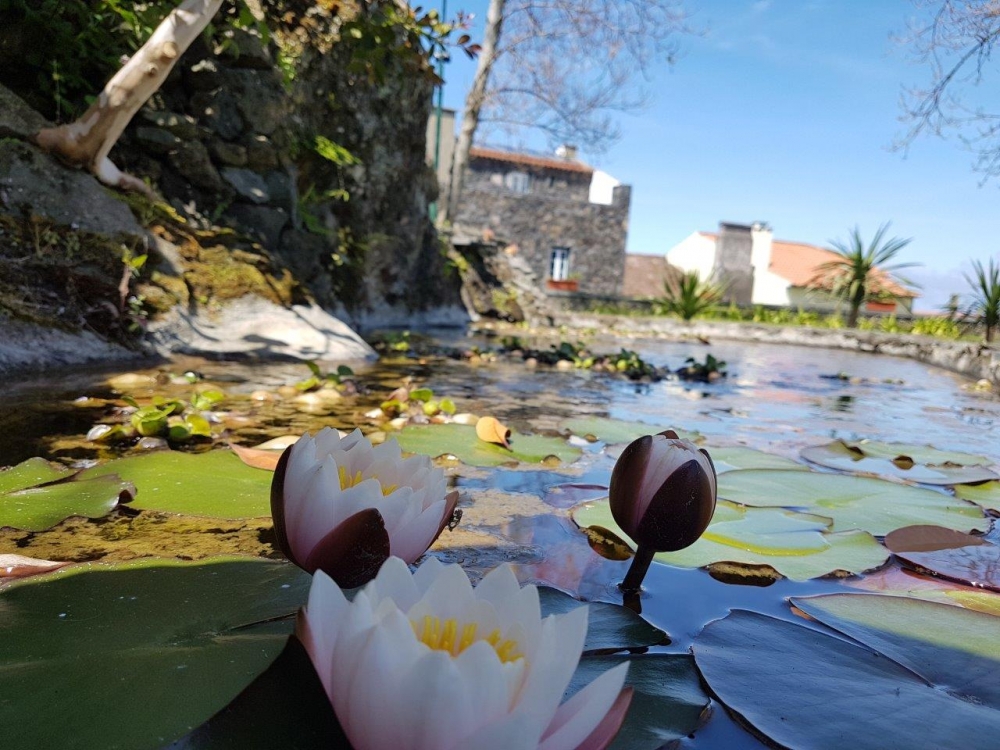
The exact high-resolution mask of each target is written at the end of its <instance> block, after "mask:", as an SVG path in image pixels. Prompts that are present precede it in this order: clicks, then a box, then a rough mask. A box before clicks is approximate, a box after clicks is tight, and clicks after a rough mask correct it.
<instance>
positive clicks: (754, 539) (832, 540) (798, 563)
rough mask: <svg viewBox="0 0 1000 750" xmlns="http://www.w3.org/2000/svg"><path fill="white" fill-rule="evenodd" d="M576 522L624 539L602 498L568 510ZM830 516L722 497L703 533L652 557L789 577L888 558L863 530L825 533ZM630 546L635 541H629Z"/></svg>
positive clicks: (865, 566) (858, 567) (866, 566)
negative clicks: (763, 568) (742, 503)
mask: <svg viewBox="0 0 1000 750" xmlns="http://www.w3.org/2000/svg"><path fill="white" fill-rule="evenodd" d="M573 520H574V521H576V523H577V524H578V525H579V526H581V527H595V526H596V527H601V528H603V529H607V530H609V531H611V533H613V534H615V535H616V536H618V537H619V538H620V539H622V540H626V539H628V537H627V536H626V535H625V533H624V532H623V531H622V530H621V528H619V526H618V525H617V524H616V523H615V520H614V517H613V516H612V515H611V506H610V505H609V504H608V503H607V502H596V503H589V504H586V505H582V506H578V507H577V508H576V509H574V511H573ZM829 527H830V519H829V518H823V517H822V516H815V515H809V514H806V513H796V512H795V511H789V510H784V509H782V508H746V507H743V506H739V505H735V504H733V503H728V502H726V501H724V500H723V501H721V502H720V503H719V504H718V505H717V506H716V508H715V515H714V516H713V517H712V523H711V524H709V527H708V529H706V531H705V533H704V534H703V535H702V537H701V538H700V539H699V540H698V541H697V542H695V543H694V544H692V545H691V546H690V547H688V548H686V549H682V550H679V551H677V552H660V553H658V554H657V555H656V556H655V557H654V558H653V559H654V560H656V561H657V562H662V563H666V564H667V565H677V566H679V567H682V568H703V567H709V566H712V565H715V564H717V563H722V562H728V563H736V564H738V565H747V566H761V565H768V566H770V567H771V568H773V569H774V570H776V571H777V572H778V573H779V574H781V575H783V576H785V577H787V578H790V579H792V580H793V581H805V580H808V579H810V578H818V577H821V576H825V575H829V574H831V573H835V572H839V571H844V572H847V573H862V572H864V571H866V570H872V569H874V568H877V567H879V566H880V565H882V564H883V563H885V561H886V560H887V559H888V557H889V555H888V553H887V552H886V551H885V548H883V547H882V545H881V544H879V543H878V542H877V541H876V540H875V538H874V537H873V536H872V535H871V534H868V533H867V532H864V531H844V532H837V533H828V529H829ZM631 546H632V547H633V548H634V546H635V545H634V544H633V545H631Z"/></svg>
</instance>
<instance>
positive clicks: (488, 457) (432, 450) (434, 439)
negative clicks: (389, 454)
mask: <svg viewBox="0 0 1000 750" xmlns="http://www.w3.org/2000/svg"><path fill="white" fill-rule="evenodd" d="M395 437H396V439H397V440H398V441H399V445H400V447H401V448H402V449H403V450H404V451H407V452H408V453H423V454H425V455H428V456H430V457H431V458H436V457H438V456H447V455H452V456H455V457H456V458H457V459H458V460H459V461H461V462H463V463H466V464H469V465H470V466H500V465H502V464H506V463H510V462H521V463H527V464H539V463H542V461H543V460H544V459H546V458H548V457H550V456H555V457H556V458H557V459H558V460H559V461H561V462H563V463H570V462H572V461H575V460H576V459H577V458H578V457H579V456H580V449H579V448H574V447H573V446H571V445H569V444H567V443H566V441H565V440H563V439H562V438H554V437H545V436H542V435H521V434H520V433H517V432H514V433H512V434H511V436H510V450H507V449H506V448H504V447H503V446H501V445H495V444H493V443H487V442H484V441H482V440H480V439H479V438H478V437H476V428H475V427H473V426H472V425H462V424H420V425H407V426H406V427H404V428H403V429H402V430H401V431H400V432H399V433H398V434H397V435H396V436H395Z"/></svg>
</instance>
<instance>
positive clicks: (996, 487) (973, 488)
mask: <svg viewBox="0 0 1000 750" xmlns="http://www.w3.org/2000/svg"><path fill="white" fill-rule="evenodd" d="M955 496H956V497H960V498H962V499H963V500H968V501H969V502H970V503H975V504H976V505H978V506H979V507H980V508H985V509H986V510H993V511H996V512H997V513H1000V482H984V483H983V484H974V485H972V484H960V485H958V486H957V487H956V488H955Z"/></svg>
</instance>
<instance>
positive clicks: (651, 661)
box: [567, 654, 708, 750]
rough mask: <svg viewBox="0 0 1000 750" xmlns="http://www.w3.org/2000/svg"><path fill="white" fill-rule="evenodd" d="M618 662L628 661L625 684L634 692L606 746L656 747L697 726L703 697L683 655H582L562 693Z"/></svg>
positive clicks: (636, 749)
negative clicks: (616, 730)
mask: <svg viewBox="0 0 1000 750" xmlns="http://www.w3.org/2000/svg"><path fill="white" fill-rule="evenodd" d="M623 661H627V662H628V664H629V667H628V677H627V678H626V679H625V684H626V685H629V686H631V687H632V689H633V690H634V691H635V692H634V694H633V696H632V703H631V705H630V706H629V710H628V714H627V715H626V717H625V722H624V723H623V724H622V728H621V730H620V731H619V732H618V736H617V737H615V740H614V742H612V743H611V745H610V746H609V747H610V748H612V750H614V749H615V748H618V749H619V750H625V749H626V748H628V750H656V748H661V747H663V746H664V745H665V744H666V743H669V742H670V741H671V740H677V739H680V738H681V737H686V736H687V735H689V734H691V733H692V732H694V730H695V729H697V728H698V725H699V724H700V723H701V715H702V712H703V711H704V710H705V708H706V707H707V706H708V696H707V695H705V693H704V691H703V690H702V689H701V686H700V684H699V681H698V673H697V672H696V671H695V668H694V660H693V659H692V658H691V657H690V656H689V655H687V654H648V655H645V656H632V657H628V656H585V657H583V658H582V659H581V660H580V666H579V667H577V670H576V674H574V675H573V679H572V681H571V682H570V686H569V690H567V695H571V694H573V693H575V692H576V691H577V690H579V689H580V688H582V687H583V686H584V685H586V684H587V683H589V682H590V681H592V680H593V679H595V678H596V677H597V676H598V675H600V674H601V673H603V672H605V671H607V670H608V669H611V668H612V667H614V666H617V665H618V664H621V663H622V662H623Z"/></svg>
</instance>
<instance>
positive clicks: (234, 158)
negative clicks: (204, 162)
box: [208, 141, 247, 167]
mask: <svg viewBox="0 0 1000 750" xmlns="http://www.w3.org/2000/svg"><path fill="white" fill-rule="evenodd" d="M208 150H209V152H210V153H211V154H212V158H213V159H215V161H217V162H219V163H220V164H225V165H226V166H229V167H245V166H246V164H247V149H246V146H241V145H239V144H238V143H227V142H226V141H212V142H211V143H210V144H209V146H208Z"/></svg>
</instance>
